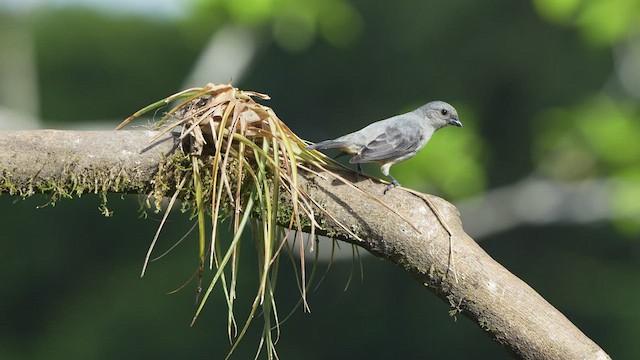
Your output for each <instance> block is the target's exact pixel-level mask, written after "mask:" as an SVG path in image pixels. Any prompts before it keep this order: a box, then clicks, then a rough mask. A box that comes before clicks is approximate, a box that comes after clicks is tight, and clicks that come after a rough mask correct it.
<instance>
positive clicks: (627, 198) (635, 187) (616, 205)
mask: <svg viewBox="0 0 640 360" xmlns="http://www.w3.org/2000/svg"><path fill="white" fill-rule="evenodd" d="M612 188H613V197H612V211H613V214H614V218H615V219H616V220H615V221H614V225H615V226H616V228H617V229H618V230H620V231H621V232H623V233H626V234H637V233H639V232H640V166H636V167H634V168H629V169H626V170H625V171H622V172H620V173H618V174H616V176H615V178H614V181H613V186H612Z"/></svg>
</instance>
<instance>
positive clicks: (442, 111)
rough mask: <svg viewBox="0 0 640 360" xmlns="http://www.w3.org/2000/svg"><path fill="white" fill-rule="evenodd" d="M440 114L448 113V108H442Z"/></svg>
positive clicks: (445, 114)
mask: <svg viewBox="0 0 640 360" xmlns="http://www.w3.org/2000/svg"><path fill="white" fill-rule="evenodd" d="M440 114H442V115H444V116H447V114H449V110H447V109H442V110H440Z"/></svg>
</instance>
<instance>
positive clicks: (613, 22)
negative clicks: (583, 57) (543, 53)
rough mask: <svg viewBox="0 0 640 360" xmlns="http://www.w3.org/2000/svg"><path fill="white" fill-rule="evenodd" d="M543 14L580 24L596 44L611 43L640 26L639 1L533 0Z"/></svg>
mask: <svg viewBox="0 0 640 360" xmlns="http://www.w3.org/2000/svg"><path fill="white" fill-rule="evenodd" d="M534 6H535V8H536V9H537V10H538V12H539V13H540V15H542V16H543V17H545V18H547V19H548V20H550V21H553V22H560V23H565V24H569V25H573V26H576V27H578V28H579V29H580V30H581V31H582V33H583V35H584V36H585V37H586V38H587V40H588V41H589V42H591V43H592V44H594V45H609V44H612V43H615V42H617V41H619V40H621V39H623V38H625V37H627V36H630V35H631V34H632V33H633V32H634V30H636V29H637V24H638V20H637V19H638V18H639V17H640V2H638V1H636V0H534Z"/></svg>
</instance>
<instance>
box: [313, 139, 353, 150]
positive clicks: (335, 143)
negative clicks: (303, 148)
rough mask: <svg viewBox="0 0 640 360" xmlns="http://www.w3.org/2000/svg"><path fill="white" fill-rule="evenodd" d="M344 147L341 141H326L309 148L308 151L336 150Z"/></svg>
mask: <svg viewBox="0 0 640 360" xmlns="http://www.w3.org/2000/svg"><path fill="white" fill-rule="evenodd" d="M343 145H344V144H343V143H342V142H341V141H336V140H325V141H320V142H319V143H315V144H311V145H309V146H307V149H315V150H321V149H335V148H339V147H342V146H343Z"/></svg>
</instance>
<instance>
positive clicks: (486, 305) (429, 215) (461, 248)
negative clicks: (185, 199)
mask: <svg viewBox="0 0 640 360" xmlns="http://www.w3.org/2000/svg"><path fill="white" fill-rule="evenodd" d="M154 135H155V133H154V132H151V131H117V132H116V131H102V132H90V131H83V132H80V131H55V130H41V131H6V132H0V192H9V193H12V194H19V195H30V194H32V193H35V192H40V191H47V189H48V191H61V192H64V193H66V194H74V193H78V194H80V193H83V192H104V191H114V192H128V193H147V192H148V191H149V190H150V189H152V181H153V180H154V178H155V173H156V172H157V169H158V166H159V164H160V163H161V162H162V161H163V158H164V156H165V155H167V154H170V153H171V152H172V151H174V149H175V145H174V144H175V141H174V139H173V137H172V136H170V135H168V136H167V137H165V138H164V139H162V140H160V141H158V142H157V143H155V144H152V145H149V141H150V139H151V138H152V137H153V136H154ZM299 182H300V186H301V188H302V189H303V190H304V191H306V192H307V193H308V194H309V195H310V196H311V197H312V198H313V199H314V200H315V201H317V203H318V204H320V205H321V206H322V207H323V208H324V209H325V210H326V211H327V212H329V213H331V214H333V215H334V216H335V217H336V218H337V219H338V220H339V221H340V222H341V223H342V224H344V225H346V226H347V227H348V228H349V230H350V231H351V232H352V233H354V234H355V235H357V237H358V238H360V239H363V241H360V240H358V239H357V238H354V237H353V236H352V235H350V233H349V232H347V231H345V230H344V229H343V228H341V227H340V226H337V225H336V224H335V223H334V222H332V221H331V220H330V219H328V218H323V217H322V213H321V212H318V216H319V218H320V223H321V225H322V226H323V233H325V234H327V235H328V236H330V237H333V238H337V239H340V240H343V241H347V242H350V243H354V244H357V245H358V246H361V247H363V248H365V249H367V250H368V251H370V252H371V253H373V254H374V255H376V256H378V257H383V258H386V259H389V260H391V261H392V262H393V263H395V264H396V265H398V266H399V267H400V268H402V269H403V270H404V271H405V272H407V273H408V274H409V275H411V276H412V277H413V278H415V279H416V280H418V281H419V282H420V283H421V284H422V285H423V286H425V287H427V288H429V289H430V290H431V291H433V292H434V293H435V294H437V295H438V296H439V297H441V298H442V299H443V300H445V301H446V302H447V303H449V304H450V305H451V306H452V307H453V308H454V311H459V312H462V313H463V314H465V315H467V316H468V317H469V318H471V319H473V320H474V321H475V322H476V323H477V324H478V325H479V326H480V327H481V328H482V329H483V330H485V331H487V332H488V333H489V334H490V335H491V336H492V338H493V339H495V340H496V341H497V342H498V343H500V344H501V345H503V346H504V347H505V348H506V349H507V350H508V351H510V352H511V353H512V354H513V355H514V356H515V357H517V358H522V359H609V356H608V355H607V354H606V353H605V352H604V351H603V350H602V349H600V347H598V345H596V344H595V343H594V342H593V341H591V340H590V339H589V338H587V337H586V336H585V335H584V334H583V333H582V332H581V331H580V330H579V329H577V328H576V327H575V326H574V325H573V324H572V323H571V322H570V321H569V320H568V319H567V318H566V317H565V316H564V315H562V314H561V313H560V312H559V311H558V310H556V309H555V308H554V307H553V306H552V305H550V304H549V303H548V302H547V301H545V300H544V299H543V298H542V297H541V296H540V295H539V294H537V293H536V292H535V291H534V290H533V289H532V288H531V287H529V286H528V285H527V284H525V283H524V282H523V281H522V280H520V279H518V278H517V277H515V276H514V275H513V274H511V273H510V272H509V271H507V270H506V269H505V268H504V267H502V266H501V265H500V264H498V263H497V262H496V261H494V260H493V259H492V258H491V257H490V256H489V255H488V254H486V253H485V252H484V251H483V250H482V249H481V248H480V247H479V246H478V245H477V244H476V242H475V241H473V239H471V238H470V237H469V236H468V235H467V234H466V233H465V232H464V230H463V228H462V223H461V220H460V217H459V213H458V211H457V209H456V208H455V207H454V206H453V205H451V204H450V203H448V202H446V201H444V200H442V199H440V198H437V197H434V196H429V195H427V196H428V198H429V199H430V200H431V202H432V203H433V204H434V205H435V206H436V207H437V208H438V210H439V212H440V213H441V214H442V215H443V217H444V220H445V221H446V222H447V224H448V225H449V227H450V229H451V231H452V238H451V239H450V238H449V235H448V233H447V232H446V231H445V230H444V228H443V226H442V225H441V224H440V223H439V221H438V219H437V218H436V217H435V216H434V213H433V212H432V211H431V209H430V207H429V206H428V204H427V203H426V202H425V201H424V199H422V198H420V197H418V196H415V195H413V194H411V193H409V192H407V191H404V190H403V189H401V188H397V189H393V190H392V191H390V192H389V193H388V194H387V195H384V196H383V195H382V192H383V190H384V189H385V187H386V185H385V184H381V183H378V182H376V181H373V180H370V179H365V180H362V179H361V181H359V182H358V183H357V186H358V187H359V188H360V189H362V190H364V191H366V192H368V193H370V194H372V195H373V196H376V197H379V198H380V199H381V200H382V201H384V202H385V203H386V204H388V205H389V206H390V207H392V208H393V209H395V211H396V212H397V213H398V214H402V216H403V217H404V218H405V219H407V220H408V221H410V222H411V223H412V224H411V225H410V224H409V223H408V222H407V221H405V220H403V219H401V218H400V217H399V216H398V215H396V214H394V213H392V212H390V211H389V210H388V209H387V208H385V207H383V206H382V205H380V204H379V203H377V202H376V201H374V200H373V199H372V198H370V197H368V196H363V195H362V193H360V192H357V191H354V190H353V189H352V188H351V187H350V186H347V185H345V184H343V183H342V182H340V181H336V180H335V179H333V178H332V176H331V175H330V174H327V173H320V174H319V175H315V174H311V173H307V172H304V171H301V173H300V176H299ZM52 187H54V188H52ZM57 187H60V188H57ZM281 225H283V226H286V225H288V224H281ZM414 228H415V229H417V230H418V231H416V230H415V229H414ZM450 240H451V244H452V250H453V253H452V259H453V261H452V262H451V264H450V263H449V251H450ZM447 269H449V270H448V271H447ZM452 273H455V275H456V276H451V274H452ZM447 274H449V275H448V276H445V275H447Z"/></svg>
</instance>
